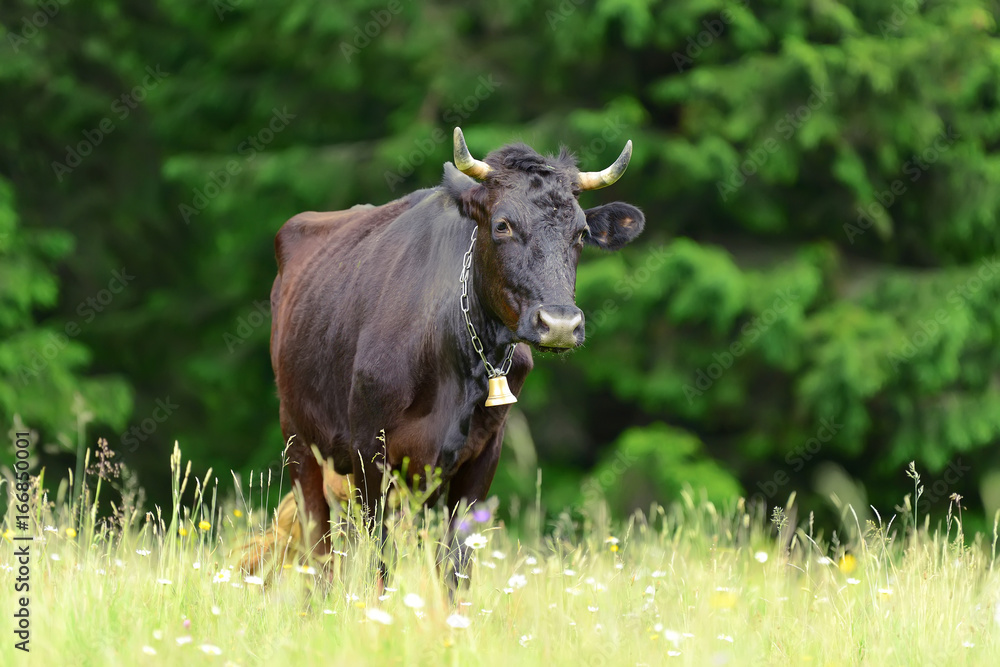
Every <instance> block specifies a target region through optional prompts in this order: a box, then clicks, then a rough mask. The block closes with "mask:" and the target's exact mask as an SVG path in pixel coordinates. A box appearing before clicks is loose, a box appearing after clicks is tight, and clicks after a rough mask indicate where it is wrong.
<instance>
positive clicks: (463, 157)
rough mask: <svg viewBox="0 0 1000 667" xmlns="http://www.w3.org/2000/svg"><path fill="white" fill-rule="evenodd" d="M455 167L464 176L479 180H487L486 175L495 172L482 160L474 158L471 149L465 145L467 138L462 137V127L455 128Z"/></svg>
mask: <svg viewBox="0 0 1000 667" xmlns="http://www.w3.org/2000/svg"><path fill="white" fill-rule="evenodd" d="M455 166H456V167H458V170H459V171H461V172H462V173H463V174H465V175H467V176H472V177H473V178H478V179H479V180H482V179H484V178H486V174H488V173H490V172H491V171H492V170H493V168H492V167H491V166H490V165H488V164H486V163H485V162H483V161H482V160H477V159H476V158H474V157H472V153H470V152H469V147H468V146H466V145H465V137H464V136H463V135H462V128H460V127H456V128H455Z"/></svg>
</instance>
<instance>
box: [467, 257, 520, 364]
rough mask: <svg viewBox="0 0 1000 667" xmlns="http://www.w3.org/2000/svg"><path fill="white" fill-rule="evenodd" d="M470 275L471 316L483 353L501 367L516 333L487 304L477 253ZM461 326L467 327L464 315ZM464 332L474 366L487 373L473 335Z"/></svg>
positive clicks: (488, 359)
mask: <svg viewBox="0 0 1000 667" xmlns="http://www.w3.org/2000/svg"><path fill="white" fill-rule="evenodd" d="M470 277H471V281H472V284H471V286H470V289H469V318H470V320H471V321H472V325H473V327H474V328H475V330H476V335H478V336H479V339H480V341H482V345H483V354H484V355H485V356H486V359H487V361H489V362H490V363H491V364H492V365H493V366H494V367H495V368H500V365H501V364H502V363H503V361H504V357H505V355H506V354H507V349H508V347H509V345H510V344H511V343H512V342H514V334H513V333H511V331H510V329H508V328H507V327H506V326H505V325H504V323H503V322H502V321H500V319H499V318H498V317H497V316H496V315H495V314H494V313H492V312H491V311H490V310H489V308H488V307H487V306H486V305H485V300H484V299H483V296H482V292H481V289H482V285H483V282H482V280H483V279H482V277H481V274H480V273H479V272H478V267H477V263H476V260H475V255H473V260H472V267H471V270H470ZM461 327H462V329H466V326H465V319H464V317H463V318H462V320H461ZM464 333H465V335H464V339H465V342H466V345H465V346H463V347H466V348H467V349H468V351H470V352H471V353H472V359H473V365H474V367H475V366H478V367H479V368H481V369H482V372H483V373H484V374H485V373H486V369H485V368H482V366H483V363H482V360H481V359H480V358H479V355H478V354H477V353H476V351H475V347H474V346H473V342H472V335H471V334H470V333H469V332H468V331H465V332H464Z"/></svg>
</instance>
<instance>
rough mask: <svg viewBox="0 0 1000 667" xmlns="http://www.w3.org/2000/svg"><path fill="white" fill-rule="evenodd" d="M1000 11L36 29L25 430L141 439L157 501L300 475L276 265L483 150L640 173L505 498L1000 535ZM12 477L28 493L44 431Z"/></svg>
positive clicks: (191, 7) (23, 184)
mask: <svg viewBox="0 0 1000 667" xmlns="http://www.w3.org/2000/svg"><path fill="white" fill-rule="evenodd" d="M998 12H1000V3H998V2H996V1H985V0H947V1H943V0H942V1H934V0H926V1H924V2H918V1H917V0H864V1H861V0H858V1H855V2H839V1H837V0H771V1H768V0H759V1H755V0H749V1H728V0H680V1H676V2H645V1H643V0H561V1H556V0H552V1H549V2H534V1H530V2H529V1H524V0H513V1H511V2H504V3H486V2H441V1H438V0H431V1H428V2H412V1H407V0H389V1H388V2H383V1H373V2H369V1H340V2H336V3H333V2H321V1H318V0H290V1H286V2H264V1H260V2H254V1H252V0H242V1H241V0H216V1H210V0H205V1H204V2H197V3H184V2H145V1H143V2H139V1H124V0H123V1H118V2H113V1H110V0H93V1H91V2H75V1H66V2H62V1H60V0H43V1H42V2H24V1H6V2H4V3H3V4H2V5H0V26H2V28H0V29H2V31H3V36H2V41H0V427H2V431H3V432H4V433H5V434H7V433H9V432H13V431H14V430H17V429H20V428H22V427H25V426H26V427H28V428H30V429H32V430H33V431H34V432H35V434H36V437H37V443H36V447H35V450H34V451H35V460H34V461H33V464H34V465H35V466H36V467H35V469H36V470H37V469H39V468H40V467H41V466H45V467H46V468H47V470H48V471H49V472H48V476H49V478H50V479H51V478H52V477H59V476H62V475H63V474H64V471H65V470H67V469H75V468H76V466H77V455H78V452H79V450H80V448H81V446H88V447H92V446H93V445H94V444H95V443H96V441H97V439H98V438H99V437H105V438H107V439H108V441H109V443H110V444H111V446H112V447H113V448H114V449H115V450H116V451H118V452H119V453H120V455H121V456H122V458H123V459H124V461H125V462H126V463H127V464H128V466H129V467H130V468H131V469H132V471H133V472H134V474H135V476H136V479H137V480H138V482H139V483H140V484H142V485H143V486H144V487H145V488H146V490H147V492H148V494H149V497H150V499H151V500H154V501H157V502H166V500H167V499H168V497H169V496H168V494H167V489H168V463H167V462H168V457H169V452H170V450H171V449H172V447H173V443H174V441H175V440H176V441H179V443H180V445H181V447H182V449H183V451H184V453H185V456H189V457H191V458H192V459H193V460H194V465H195V469H196V470H202V471H203V470H204V469H207V468H208V467H209V466H213V467H214V469H215V470H216V471H217V472H218V471H228V470H229V469H234V470H236V471H237V472H239V473H241V474H243V475H246V473H248V472H249V471H250V470H262V469H265V468H268V467H271V468H272V469H274V470H277V468H278V466H279V465H280V459H279V456H280V452H281V449H282V444H283V443H282V440H281V434H280V430H279V426H278V418H277V400H276V397H275V390H274V384H273V377H272V373H271V368H270V361H269V357H268V337H269V314H268V312H267V305H266V303H267V299H268V293H269V289H270V284H271V281H272V279H273V277H274V274H275V263H274V257H273V238H274V234H275V232H276V231H277V230H278V228H279V227H280V226H281V224H282V223H283V222H284V221H285V220H286V219H288V218H289V217H291V216H292V215H294V214H296V213H298V212H300V211H304V210H333V209H341V208H346V207H350V206H352V205H354V204H357V203H368V202H370V203H374V204H381V203H384V202H387V201H390V200H392V199H395V198H397V197H399V196H401V195H403V194H405V193H406V192H408V191H410V190H413V189H417V188H422V187H428V186H432V185H434V184H435V183H437V182H438V181H439V180H440V178H441V173H442V164H443V163H444V162H445V161H447V160H449V159H450V158H451V151H452V146H451V140H450V137H451V130H452V129H453V128H454V127H455V126H456V125H460V126H462V128H463V129H464V130H465V133H466V137H467V139H468V141H469V145H470V148H471V149H472V151H473V153H474V154H475V155H477V156H479V157H482V156H483V155H485V153H487V152H488V151H489V150H492V149H494V148H497V147H499V146H501V145H502V144H504V143H507V142H509V141H512V140H523V141H525V142H527V143H529V144H530V145H532V146H533V147H535V148H536V149H538V150H540V151H542V152H554V151H557V150H558V148H559V146H560V145H566V146H567V147H569V148H570V149H571V150H573V151H574V152H576V154H577V155H578V157H579V160H580V164H581V167H582V168H583V169H591V170H596V169H602V168H604V167H605V166H607V165H608V164H610V163H611V162H612V161H613V160H614V159H615V157H616V156H617V155H618V153H619V152H620V151H621V149H622V147H623V145H624V143H625V141H626V140H627V139H632V141H633V142H634V146H635V152H634V157H633V159H632V163H631V166H630V167H629V170H628V172H627V173H626V175H625V176H624V178H623V179H622V180H621V181H619V182H618V183H617V184H615V185H614V186H613V187H612V188H609V189H606V190H601V191H598V192H592V193H585V194H584V196H583V201H582V203H583V204H584V206H593V205H597V204H600V203H604V202H607V201H613V200H624V201H629V202H632V203H635V204H637V205H639V206H640V207H642V208H643V210H644V211H645V213H646V217H647V221H648V222H647V228H646V231H645V233H644V234H643V236H642V237H641V238H640V240H639V241H637V242H636V243H635V244H633V245H632V246H630V247H629V248H627V249H626V251H624V252H622V253H618V254H614V255H610V254H609V255H604V254H601V253H599V252H597V251H593V252H591V251H588V252H586V253H585V256H584V258H583V260H582V263H581V268H580V272H579V280H578V302H579V305H580V306H581V307H582V308H583V309H584V311H585V312H586V313H587V317H588V327H587V330H588V343H587V345H586V347H585V349H583V350H581V351H578V352H576V353H573V354H571V355H569V356H567V357H565V358H545V357H537V356H536V370H535V372H534V374H533V375H532V377H531V378H530V379H529V382H528V383H527V386H526V388H525V390H524V393H523V395H522V400H521V402H520V403H519V404H518V408H519V411H518V412H517V413H515V415H514V417H513V418H512V421H511V423H510V427H509V429H508V430H509V433H508V444H509V448H508V451H507V452H506V453H505V456H504V459H503V462H502V469H501V471H500V473H499V474H498V478H497V481H496V483H495V485H494V492H495V493H496V494H497V495H499V496H500V497H501V498H502V499H503V500H504V502H505V503H509V502H514V501H513V498H520V499H522V501H523V502H533V500H534V498H535V485H536V479H537V477H536V469H537V468H538V467H540V468H541V469H542V471H543V475H542V479H543V483H542V496H543V502H544V503H545V504H546V505H547V506H548V507H550V508H560V507H563V506H566V505H572V504H577V503H581V502H586V501H587V500H588V499H591V498H593V497H596V496H597V495H598V494H600V493H603V494H605V495H607V497H608V498H609V500H610V502H611V503H612V505H613V507H614V508H615V509H616V511H618V512H620V513H624V512H626V511H628V510H629V509H630V508H633V507H644V506H647V505H648V503H649V502H650V501H653V500H658V501H670V500H673V499H676V498H678V497H679V496H680V494H681V492H682V489H683V488H684V487H685V485H691V486H692V487H694V488H696V489H700V488H704V489H705V490H706V492H707V494H708V496H709V497H710V498H711V499H713V500H715V501H718V502H727V501H730V502H731V501H732V499H734V498H735V497H737V496H738V495H740V494H743V495H746V496H755V497H756V498H757V499H758V500H764V501H766V502H767V503H768V504H777V503H783V502H784V501H785V500H786V498H787V497H788V495H789V493H791V492H792V491H796V492H797V493H798V494H799V498H800V501H801V502H803V503H804V504H805V506H806V507H808V508H810V509H822V508H824V507H826V506H827V505H826V503H827V500H826V498H828V497H829V496H830V494H836V496H837V497H838V498H840V499H841V500H843V501H851V502H854V503H856V504H857V506H859V507H865V506H866V505H867V504H868V503H872V504H874V505H875V506H876V507H878V508H880V509H881V510H889V511H891V508H892V506H893V505H895V504H900V503H901V501H902V498H903V496H904V494H906V493H907V492H912V488H913V485H912V480H910V479H909V478H908V477H907V476H906V474H905V470H906V467H907V465H908V463H909V462H910V461H916V464H917V469H918V470H920V471H921V472H922V474H923V480H924V484H925V487H926V488H925V495H924V497H923V498H922V499H921V502H922V503H924V505H923V508H924V509H928V510H930V511H931V512H940V513H943V512H944V510H945V509H946V507H947V504H948V497H949V496H950V494H952V493H959V494H961V495H962V496H963V497H964V501H963V504H964V505H965V506H966V508H967V515H966V516H967V520H970V517H979V519H978V520H979V523H980V524H982V523H984V522H990V523H992V516H993V513H994V511H995V510H997V509H998V508H1000V447H998V444H1000V307H998V304H1000V299H998V297H1000V263H998V254H997V253H998V245H1000V220H998V216H997V214H998V210H1000V158H998V147H1000V144H998V142H1000V105H998V92H1000V40H998V39H997V16H998ZM5 439H6V443H7V444H5V445H3V447H2V448H0V452H2V454H0V463H3V464H4V465H5V467H6V469H7V470H9V463H10V462H11V461H12V456H13V448H12V442H13V440H12V438H5Z"/></svg>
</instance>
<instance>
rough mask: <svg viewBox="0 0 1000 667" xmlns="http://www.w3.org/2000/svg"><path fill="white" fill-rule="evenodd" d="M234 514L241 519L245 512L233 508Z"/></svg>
mask: <svg viewBox="0 0 1000 667" xmlns="http://www.w3.org/2000/svg"><path fill="white" fill-rule="evenodd" d="M233 516H234V517H236V518H237V519H239V518H240V517H241V516H243V512H241V511H239V510H233Z"/></svg>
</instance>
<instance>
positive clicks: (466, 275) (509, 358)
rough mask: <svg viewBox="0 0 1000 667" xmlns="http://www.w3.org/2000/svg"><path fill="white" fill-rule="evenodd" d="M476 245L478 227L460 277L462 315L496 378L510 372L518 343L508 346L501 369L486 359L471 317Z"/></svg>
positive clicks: (492, 374) (463, 261)
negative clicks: (473, 253) (470, 285)
mask: <svg viewBox="0 0 1000 667" xmlns="http://www.w3.org/2000/svg"><path fill="white" fill-rule="evenodd" d="M475 246H476V229H475V228H473V230H472V243H470V244H469V250H468V252H466V253H465V257H464V258H463V260H462V277H461V278H460V279H459V281H460V282H461V283H462V300H461V303H462V315H463V317H465V326H466V327H468V328H469V335H470V336H472V347H473V348H475V350H476V352H477V353H478V354H479V358H480V359H482V360H483V365H484V366H486V374H487V375H488V376H489V377H491V378H495V377H499V376H501V375H507V373H508V372H510V365H511V364H512V363H513V361H514V347H515V346H516V345H517V344H516V343H511V344H510V345H508V346H507V354H506V355H505V356H504V359H503V363H502V364H500V368H499V369H496V368H494V367H493V365H492V364H491V363H490V362H489V361H487V360H486V355H485V354H484V353H483V341H481V340H479V336H477V335H476V327H474V326H472V318H471V317H469V283H471V282H472V249H473V248H474V247H475Z"/></svg>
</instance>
